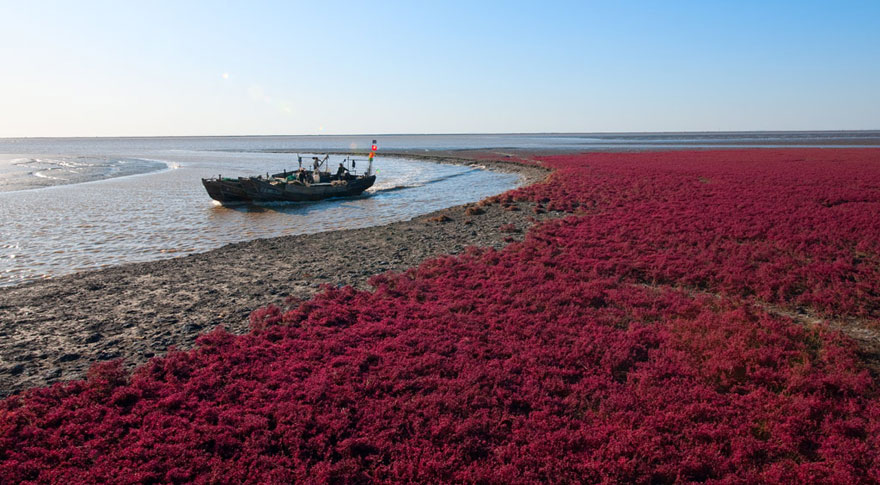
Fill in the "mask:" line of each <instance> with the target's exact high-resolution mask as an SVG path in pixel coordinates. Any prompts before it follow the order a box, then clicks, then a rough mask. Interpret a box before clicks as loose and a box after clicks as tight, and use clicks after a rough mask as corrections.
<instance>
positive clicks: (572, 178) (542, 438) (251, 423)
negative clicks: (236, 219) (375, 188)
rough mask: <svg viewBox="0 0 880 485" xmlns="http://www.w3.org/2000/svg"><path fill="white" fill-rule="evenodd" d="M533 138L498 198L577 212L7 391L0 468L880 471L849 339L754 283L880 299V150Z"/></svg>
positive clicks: (49, 472)
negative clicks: (244, 328) (797, 314)
mask: <svg viewBox="0 0 880 485" xmlns="http://www.w3.org/2000/svg"><path fill="white" fill-rule="evenodd" d="M546 163H547V164H548V165H550V166H552V167H554V168H556V169H557V172H556V174H557V175H556V176H555V177H554V179H553V183H549V184H544V185H538V186H533V187H529V188H525V189H521V190H518V191H515V192H513V193H508V194H506V195H504V196H503V197H502V200H508V201H510V200H533V201H537V202H541V203H542V204H543V206H544V207H546V208H547V209H548V210H565V211H569V212H572V213H573V214H576V215H570V216H568V217H565V218H563V219H560V220H556V221H552V222H547V223H543V224H541V225H539V226H537V227H535V228H533V229H532V230H531V231H530V232H529V233H528V234H527V235H526V239H525V240H524V241H523V242H520V243H514V244H511V245H510V246H508V247H507V248H506V249H505V250H503V251H495V250H491V249H471V250H470V251H468V252H467V253H466V254H464V255H461V256H457V257H442V258H437V259H434V260H430V261H427V262H425V263H424V264H422V265H421V266H420V267H419V268H417V269H414V270H412V271H409V272H407V273H405V274H395V273H388V274H385V275H381V276H378V277H375V278H374V279H373V283H374V285H375V286H376V290H375V292H373V293H369V292H360V291H356V290H354V289H352V288H348V287H346V288H341V289H336V288H327V289H326V290H325V292H324V293H322V294H320V295H319V296H317V297H316V298H314V299H313V300H311V301H307V302H305V303H302V304H301V305H299V307H297V308H296V309H294V310H291V311H287V312H283V311H282V310H280V309H278V308H274V307H269V308H266V309H262V310H259V311H256V312H254V313H253V314H252V316H251V325H252V328H253V330H254V331H253V332H252V333H250V334H248V335H244V336H240V337H236V336H232V335H230V334H228V333H225V332H224V331H222V330H218V331H215V332H212V333H210V334H207V335H204V336H202V337H201V338H200V339H199V343H198V346H197V347H196V348H195V349H194V350H192V351H188V352H172V353H171V354H169V355H167V356H165V357H163V358H156V359H153V360H152V361H151V362H150V363H149V364H147V365H145V366H142V367H140V368H139V369H137V370H136V371H135V372H134V373H133V374H131V375H129V374H127V373H125V372H123V371H122V369H121V367H120V366H119V365H118V363H109V364H104V365H101V366H98V367H96V368H94V369H93V371H92V373H91V374H90V376H89V379H88V380H85V381H78V382H72V383H69V384H59V385H56V386H53V387H50V388H45V389H36V390H32V391H29V392H27V393H25V394H23V395H20V396H16V397H12V398H9V399H7V400H5V401H3V403H2V407H0V476H2V477H4V480H6V481H9V482H19V481H42V482H58V481H66V482H71V483H74V482H95V481H98V482H104V481H109V482H125V483H131V482H178V483H183V482H253V483H267V482H269V483H276V482H291V481H305V482H309V481H314V482H339V483H351V482H368V481H377V482H388V481H417V482H485V483H535V482H557V483H572V482H600V481H604V482H621V483H671V482H678V481H681V482H686V481H724V482H736V483H756V482H787V483H806V482H813V483H815V482H837V483H859V482H865V483H867V482H874V481H877V480H880V472H878V470H880V399H878V394H877V385H876V382H875V381H874V380H873V379H872V378H871V376H870V375H869V374H868V373H867V372H866V371H865V370H864V368H863V367H862V366H861V365H860V364H859V362H858V361H857V359H856V357H855V356H856V354H855V351H854V348H853V346H852V344H851V343H850V342H849V341H847V340H846V339H844V338H842V337H841V336H839V335H837V334H834V333H828V332H825V331H823V330H821V329H818V328H806V327H803V326H800V325H797V324H794V323H793V322H792V321H790V320H788V319H787V318H783V317H778V316H774V315H771V314H768V313H767V312H766V311H764V310H762V308H761V306H760V305H761V304H762V303H763V302H765V301H769V302H774V303H776V304H779V305H782V306H799V305H804V306H806V307H808V308H809V309H811V310H814V311H816V312H820V313H825V314H832V315H837V316H850V317H861V318H867V319H876V318H877V317H878V313H877V312H878V300H880V297H878V288H880V286H878V282H880V280H878V273H877V271H878V259H877V255H878V254H880V252H878V244H880V243H878V241H880V238H878V237H877V236H878V234H877V231H878V228H877V227H876V224H874V225H872V224H869V223H870V221H876V220H877V219H878V216H880V151H876V150H828V151H826V150H779V151H734V152H693V153H662V154H635V155H634V154H615V155H601V154H600V155H579V156H560V157H552V158H548V159H547V160H546ZM701 178H703V179H706V180H711V183H708V184H707V183H703V182H702V181H701ZM695 290H698V291H695ZM716 294H717V295H716ZM718 295H720V296H718Z"/></svg>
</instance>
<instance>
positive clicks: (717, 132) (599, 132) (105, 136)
mask: <svg viewBox="0 0 880 485" xmlns="http://www.w3.org/2000/svg"><path fill="white" fill-rule="evenodd" d="M874 132H877V133H880V128H874V129H855V130H848V129H834V130H682V131H535V132H526V131H523V132H449V133H320V134H265V135H91V136H84V135H79V136H0V140H40V139H44V140H45V139H94V138H115V139H123V138H275V137H293V136H327V137H330V136H481V135H508V136H510V135H514V136H521V135H667V134H737V133H874Z"/></svg>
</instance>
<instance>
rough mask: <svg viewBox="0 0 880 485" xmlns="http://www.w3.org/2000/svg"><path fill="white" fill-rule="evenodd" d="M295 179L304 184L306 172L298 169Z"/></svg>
mask: <svg viewBox="0 0 880 485" xmlns="http://www.w3.org/2000/svg"><path fill="white" fill-rule="evenodd" d="M296 179H297V180H299V181H300V182H303V183H305V181H306V171H305V170H303V169H299V172H297V174H296Z"/></svg>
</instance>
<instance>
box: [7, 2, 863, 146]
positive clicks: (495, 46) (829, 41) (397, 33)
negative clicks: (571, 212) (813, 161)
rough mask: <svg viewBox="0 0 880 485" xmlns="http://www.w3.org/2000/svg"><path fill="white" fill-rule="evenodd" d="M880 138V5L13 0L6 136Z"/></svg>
mask: <svg viewBox="0 0 880 485" xmlns="http://www.w3.org/2000/svg"><path fill="white" fill-rule="evenodd" d="M854 129H880V2H878V1H864V2H847V1H828V2H813V1H792V2H774V1H748V0H741V1H730V2H723V1H711V2H705V1H692V2H691V1H672V0H669V1H659V0H657V1H635V0H633V1H610V0H609V1H606V2H590V1H577V2H554V1H542V2H536V1H531V2H516V1H508V2H493V1H481V2H474V1H462V2H458V1H441V2H413V1H407V2H383V1H375V2H337V1H332V0H329V1H310V2H299V1H285V2H259V1H251V2H245V1H241V2H233V1H229V2H222V1H211V2H197V1H184V0H178V1H168V2H165V1H148V2H134V1H130V2H129V1H122V2H119V1H107V2H98V1H88V0H79V1H71V2H47V1H36V0H35V1H21V0H0V137H36V136H188V135H296V134H362V133H376V134H385V133H546V132H621V131H624V132H632V131H740V130H854Z"/></svg>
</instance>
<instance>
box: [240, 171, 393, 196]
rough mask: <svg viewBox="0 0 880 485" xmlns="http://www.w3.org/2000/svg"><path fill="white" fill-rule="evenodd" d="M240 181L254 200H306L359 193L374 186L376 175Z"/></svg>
mask: <svg viewBox="0 0 880 485" xmlns="http://www.w3.org/2000/svg"><path fill="white" fill-rule="evenodd" d="M240 181H241V187H242V189H243V190H244V192H245V194H247V197H248V198H249V199H250V200H252V201H254V202H305V201H313V200H324V199H329V198H331V197H351V196H354V195H359V194H361V193H363V191H365V190H367V189H368V188H370V187H372V186H373V183H374V182H375V181H376V176H375V175H370V176H362V177H357V178H353V179H351V180H347V181H336V182H331V183H313V184H302V183H298V182H288V183H281V182H273V181H270V180H266V179H261V178H254V177H251V178H242V179H240Z"/></svg>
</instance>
